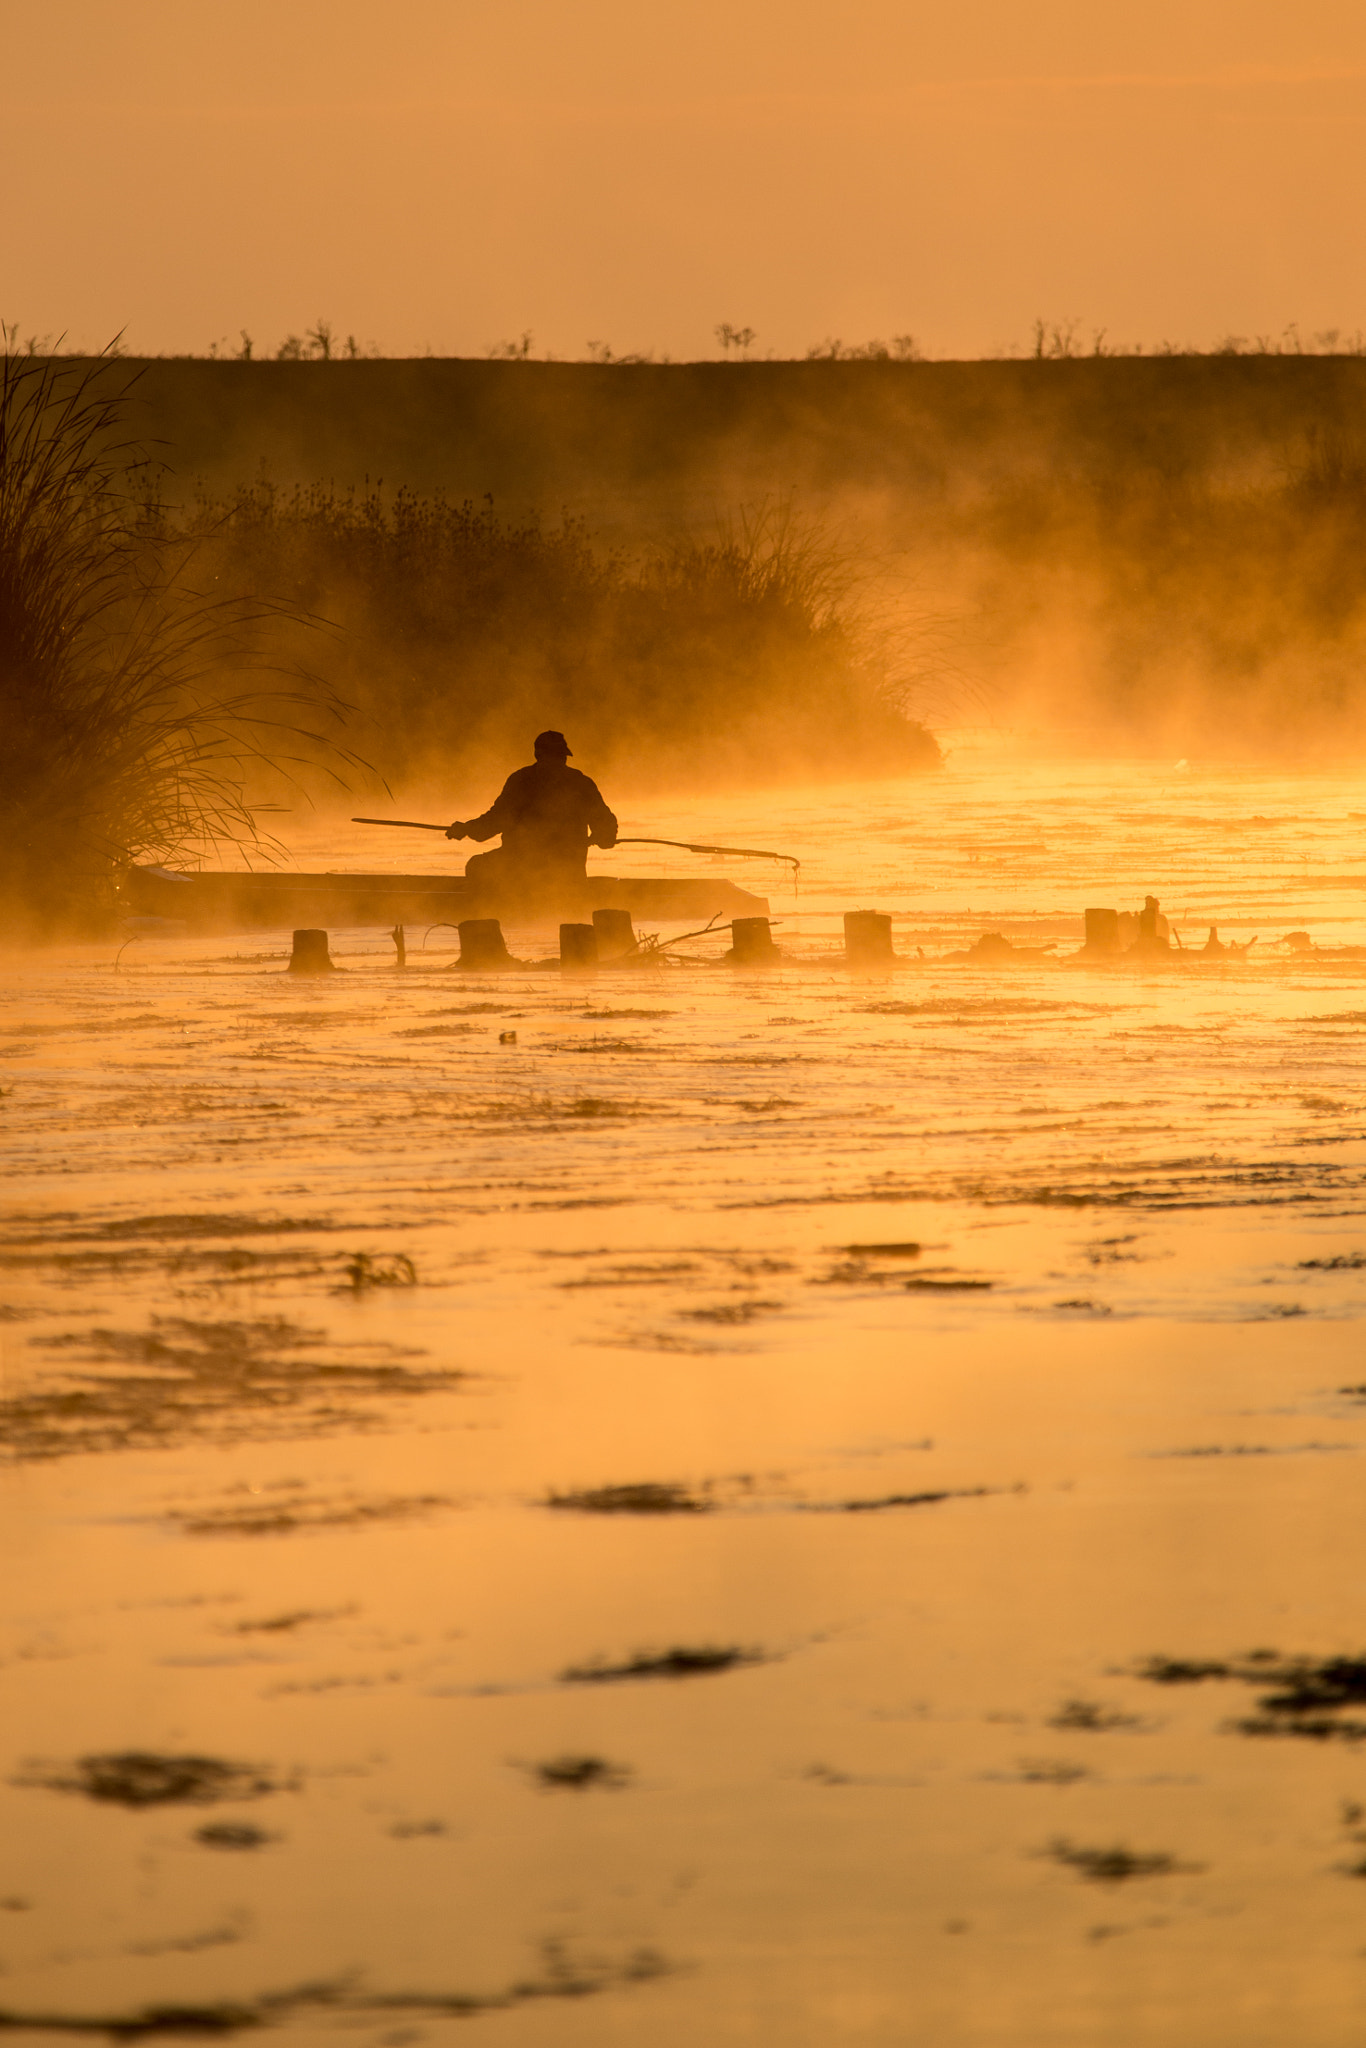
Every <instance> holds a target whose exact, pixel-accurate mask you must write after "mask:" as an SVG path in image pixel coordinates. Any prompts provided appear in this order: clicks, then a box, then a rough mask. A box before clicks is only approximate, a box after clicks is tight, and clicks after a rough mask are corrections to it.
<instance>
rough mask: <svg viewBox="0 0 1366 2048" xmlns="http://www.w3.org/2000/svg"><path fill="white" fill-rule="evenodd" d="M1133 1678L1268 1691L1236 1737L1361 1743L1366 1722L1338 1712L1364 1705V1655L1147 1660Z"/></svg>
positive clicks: (1266, 1653) (1236, 1725)
mask: <svg viewBox="0 0 1366 2048" xmlns="http://www.w3.org/2000/svg"><path fill="white" fill-rule="evenodd" d="M1137 1675H1138V1677H1140V1678H1146V1679H1148V1680H1150V1681H1151V1682H1152V1683H1153V1684H1155V1685H1198V1684H1201V1683H1203V1682H1204V1681H1206V1680H1209V1679H1215V1680H1223V1681H1236V1682H1237V1683H1240V1684H1242V1685H1251V1686H1259V1687H1268V1688H1270V1689H1269V1690H1267V1691H1263V1693H1262V1696H1261V1698H1260V1699H1259V1700H1258V1702H1257V1709H1258V1711H1257V1712H1256V1713H1255V1714H1249V1715H1245V1716H1244V1717H1243V1718H1242V1719H1241V1720H1235V1721H1233V1722H1232V1723H1231V1724H1230V1726H1231V1727H1232V1729H1233V1730H1234V1732H1235V1733H1236V1734H1239V1735H1264V1736H1290V1737H1298V1738H1299V1739H1300V1740H1301V1741H1306V1742H1346V1743H1358V1742H1366V1719H1361V1718H1359V1717H1358V1718H1353V1717H1352V1716H1351V1715H1349V1714H1346V1713H1344V1711H1343V1709H1344V1708H1347V1707H1352V1706H1360V1705H1362V1704H1366V1656H1361V1657H1283V1656H1281V1655H1280V1653H1279V1652H1278V1651H1276V1650H1251V1651H1249V1652H1248V1653H1247V1655H1246V1656H1243V1657H1234V1658H1180V1657H1149V1658H1147V1659H1146V1660H1145V1661H1144V1662H1143V1663H1141V1664H1140V1665H1139V1666H1138V1670H1137Z"/></svg>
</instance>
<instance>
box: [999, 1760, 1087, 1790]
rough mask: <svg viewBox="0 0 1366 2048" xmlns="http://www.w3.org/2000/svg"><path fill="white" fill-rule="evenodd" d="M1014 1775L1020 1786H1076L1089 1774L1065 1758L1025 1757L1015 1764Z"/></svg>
mask: <svg viewBox="0 0 1366 2048" xmlns="http://www.w3.org/2000/svg"><path fill="white" fill-rule="evenodd" d="M1015 1775H1016V1777H1017V1778H1018V1779H1019V1781H1020V1783H1021V1784H1022V1785H1077V1784H1080V1782H1081V1780H1082V1779H1083V1778H1089V1777H1090V1775H1091V1773H1090V1772H1089V1771H1088V1770H1087V1768H1086V1766H1085V1765H1084V1764H1074V1763H1069V1762H1068V1761H1067V1759H1066V1758H1065V1757H1051V1756H1042V1757H1040V1756H1025V1757H1021V1758H1020V1760H1019V1762H1018V1763H1017V1764H1016V1767H1015Z"/></svg>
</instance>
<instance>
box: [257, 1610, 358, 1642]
mask: <svg viewBox="0 0 1366 2048" xmlns="http://www.w3.org/2000/svg"><path fill="white" fill-rule="evenodd" d="M357 1611H358V1610H357V1609H356V1608H355V1607H294V1608H290V1609H288V1610H286V1612H285V1613H283V1614H265V1615H262V1616H260V1617H259V1619H256V1618H254V1619H252V1620H249V1621H235V1622H234V1623H233V1624H232V1629H231V1633H232V1634H233V1635H235V1636H250V1635H286V1634H288V1633H289V1632H290V1631H291V1630H292V1629H296V1628H302V1627H303V1626H304V1625H305V1623H306V1622H310V1621H338V1620H342V1619H344V1618H345V1617H346V1616H348V1615H352V1614H355V1613H356V1612H357Z"/></svg>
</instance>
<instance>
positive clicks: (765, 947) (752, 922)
mask: <svg viewBox="0 0 1366 2048" xmlns="http://www.w3.org/2000/svg"><path fill="white" fill-rule="evenodd" d="M730 937H731V948H730V951H729V953H727V955H726V958H727V960H729V961H730V962H731V963H732V965H733V966H736V967H772V966H773V965H774V963H775V961H776V960H777V958H778V948H777V947H776V946H775V945H774V943H773V933H772V932H771V931H770V929H769V923H768V919H767V918H766V917H737V918H733V919H732V920H731V927H730Z"/></svg>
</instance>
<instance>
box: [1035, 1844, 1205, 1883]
mask: <svg viewBox="0 0 1366 2048" xmlns="http://www.w3.org/2000/svg"><path fill="white" fill-rule="evenodd" d="M1035 1853H1036V1854H1038V1855H1040V1856H1046V1857H1048V1858H1049V1860H1050V1861H1051V1862H1053V1863H1061V1864H1062V1865H1063V1866H1064V1868H1066V1869H1068V1870H1075V1871H1076V1873H1077V1875H1078V1877H1080V1878H1083V1879H1084V1880H1085V1881H1086V1882H1087V1883H1088V1884H1111V1885H1114V1884H1127V1883H1128V1882H1129V1881H1130V1880H1131V1879H1132V1878H1136V1877H1177V1876H1182V1875H1188V1874H1191V1873H1193V1872H1195V1871H1198V1870H1201V1869H1203V1867H1204V1866H1203V1865H1202V1864H1199V1863H1181V1862H1178V1860H1177V1859H1176V1857H1175V1856H1171V1855H1169V1854H1168V1853H1167V1852H1166V1851H1165V1850H1163V1849H1152V1850H1139V1849H1126V1848H1125V1847H1124V1846H1123V1844H1122V1843H1118V1842H1117V1843H1115V1844H1114V1845H1113V1846H1112V1847H1110V1848H1105V1849H1088V1848H1083V1847H1081V1846H1080V1845H1079V1844H1077V1843H1075V1842H1069V1841H1068V1840H1067V1839H1066V1837H1065V1836H1061V1835H1059V1836H1057V1837H1055V1839H1054V1840H1053V1841H1051V1842H1050V1843H1049V1844H1048V1846H1047V1848H1045V1849H1040V1850H1038V1851H1036V1852H1035Z"/></svg>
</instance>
